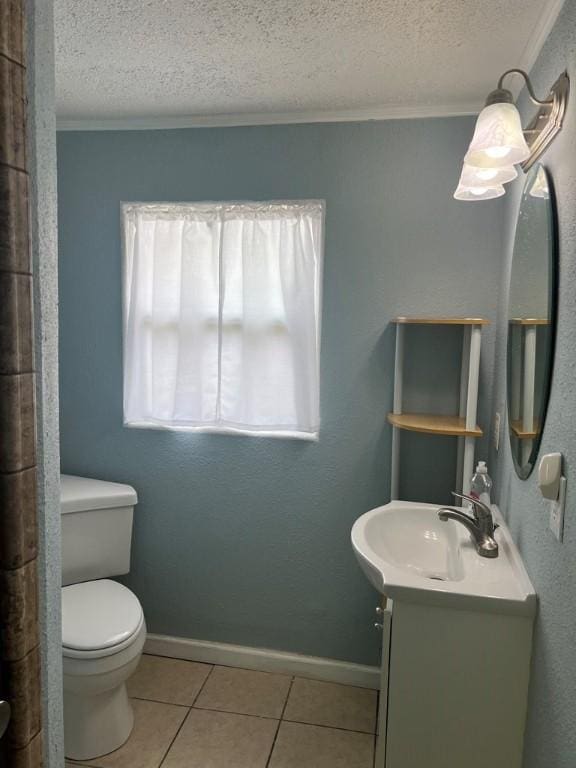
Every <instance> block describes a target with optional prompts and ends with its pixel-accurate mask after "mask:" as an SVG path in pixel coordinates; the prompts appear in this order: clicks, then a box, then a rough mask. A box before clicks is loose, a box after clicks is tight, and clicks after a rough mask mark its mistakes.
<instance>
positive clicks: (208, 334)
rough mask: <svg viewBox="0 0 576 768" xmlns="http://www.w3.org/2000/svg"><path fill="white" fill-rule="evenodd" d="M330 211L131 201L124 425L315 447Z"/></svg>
mask: <svg viewBox="0 0 576 768" xmlns="http://www.w3.org/2000/svg"><path fill="white" fill-rule="evenodd" d="M323 213H324V207H323V203H322V202H320V201H302V202H286V203H230V204H228V203H175V204H171V203H169V204H166V203H147V204H140V203H138V204H136V203H128V204H124V205H123V207H122V214H123V223H124V422H125V424H127V425H129V426H137V427H159V428H162V427H165V428H171V429H191V430H197V431H219V432H240V433H249V434H261V435H273V436H287V437H303V438H309V439H316V438H317V436H318V429H319V421H320V419H319V353H320V298H321V279H322V249H323V243H322V235H323Z"/></svg>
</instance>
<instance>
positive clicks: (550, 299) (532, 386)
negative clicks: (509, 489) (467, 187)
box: [508, 164, 556, 478]
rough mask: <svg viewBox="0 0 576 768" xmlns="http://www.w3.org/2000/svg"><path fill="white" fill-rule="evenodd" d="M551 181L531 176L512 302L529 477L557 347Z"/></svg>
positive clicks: (515, 424)
mask: <svg viewBox="0 0 576 768" xmlns="http://www.w3.org/2000/svg"><path fill="white" fill-rule="evenodd" d="M553 205H554V201H553V194H552V187H551V183H550V179H549V176H548V174H547V172H546V169H545V168H544V167H543V166H541V165H539V164H538V165H536V166H534V167H533V168H532V169H531V171H530V172H529V174H528V176H527V178H526V183H525V185H524V190H523V193H522V200H521V203H520V209H519V212H518V221H517V223H516V237H515V240H514V255H513V261H512V274H511V278H510V295H509V302H508V322H509V325H508V426H509V434H510V445H511V449H512V456H513V458H514V465H515V467H516V472H517V473H518V475H519V476H520V477H521V478H526V477H528V475H529V474H530V472H531V471H532V469H533V467H534V462H535V461H536V457H537V455H538V448H539V445H540V438H541V434H542V428H543V425H544V418H545V415H546V406H547V402H548V393H549V389H550V380H551V376H552V356H553V343H554V316H555V283H556V246H555V243H556V230H555V211H554V208H553Z"/></svg>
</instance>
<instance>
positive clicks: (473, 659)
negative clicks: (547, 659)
mask: <svg viewBox="0 0 576 768" xmlns="http://www.w3.org/2000/svg"><path fill="white" fill-rule="evenodd" d="M532 624H533V617H532V616H528V615H523V614H520V613H519V614H518V615H513V614H510V613H499V612H496V611H486V612H483V611H470V610H466V609H462V610H460V609H458V608H455V607H449V608H447V607H444V606H442V605H433V604H426V605H424V604H419V603H417V602H408V601H403V600H400V599H395V600H394V602H393V603H392V601H390V600H388V601H387V603H385V607H384V608H382V609H379V619H378V625H379V628H380V629H381V631H382V639H383V643H382V676H381V690H380V698H379V713H378V738H377V746H376V762H375V766H376V768H486V766H490V768H520V767H521V764H522V744H523V735H524V722H525V716H526V705H527V695H528V680H529V669H530V655H531V648H532Z"/></svg>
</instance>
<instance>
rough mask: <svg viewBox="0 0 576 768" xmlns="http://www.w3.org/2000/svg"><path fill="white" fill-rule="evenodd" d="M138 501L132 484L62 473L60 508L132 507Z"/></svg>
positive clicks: (75, 510)
mask: <svg viewBox="0 0 576 768" xmlns="http://www.w3.org/2000/svg"><path fill="white" fill-rule="evenodd" d="M137 501H138V497H137V495H136V491H135V490H134V488H132V486H130V485H123V484H122V483H109V482H108V481H107V480H93V479H92V478H90V477H76V476H74V475H60V509H61V511H62V514H64V515H65V514H66V513H67V512H85V511H88V510H90V509H111V508H113V507H131V506H133V505H134V504H136V502H137Z"/></svg>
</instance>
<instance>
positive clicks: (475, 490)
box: [470, 461, 492, 507]
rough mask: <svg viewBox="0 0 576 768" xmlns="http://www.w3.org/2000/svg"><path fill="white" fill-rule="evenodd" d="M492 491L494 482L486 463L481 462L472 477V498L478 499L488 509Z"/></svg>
mask: <svg viewBox="0 0 576 768" xmlns="http://www.w3.org/2000/svg"><path fill="white" fill-rule="evenodd" d="M491 491H492V480H491V479H490V475H489V474H488V467H487V466H486V462H485V461H479V462H478V465H477V467H476V472H474V474H473V475H472V481H471V483H470V496H472V498H474V499H478V501H481V502H482V503H483V504H486V506H487V507H490V503H491V501H490V492H491Z"/></svg>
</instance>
